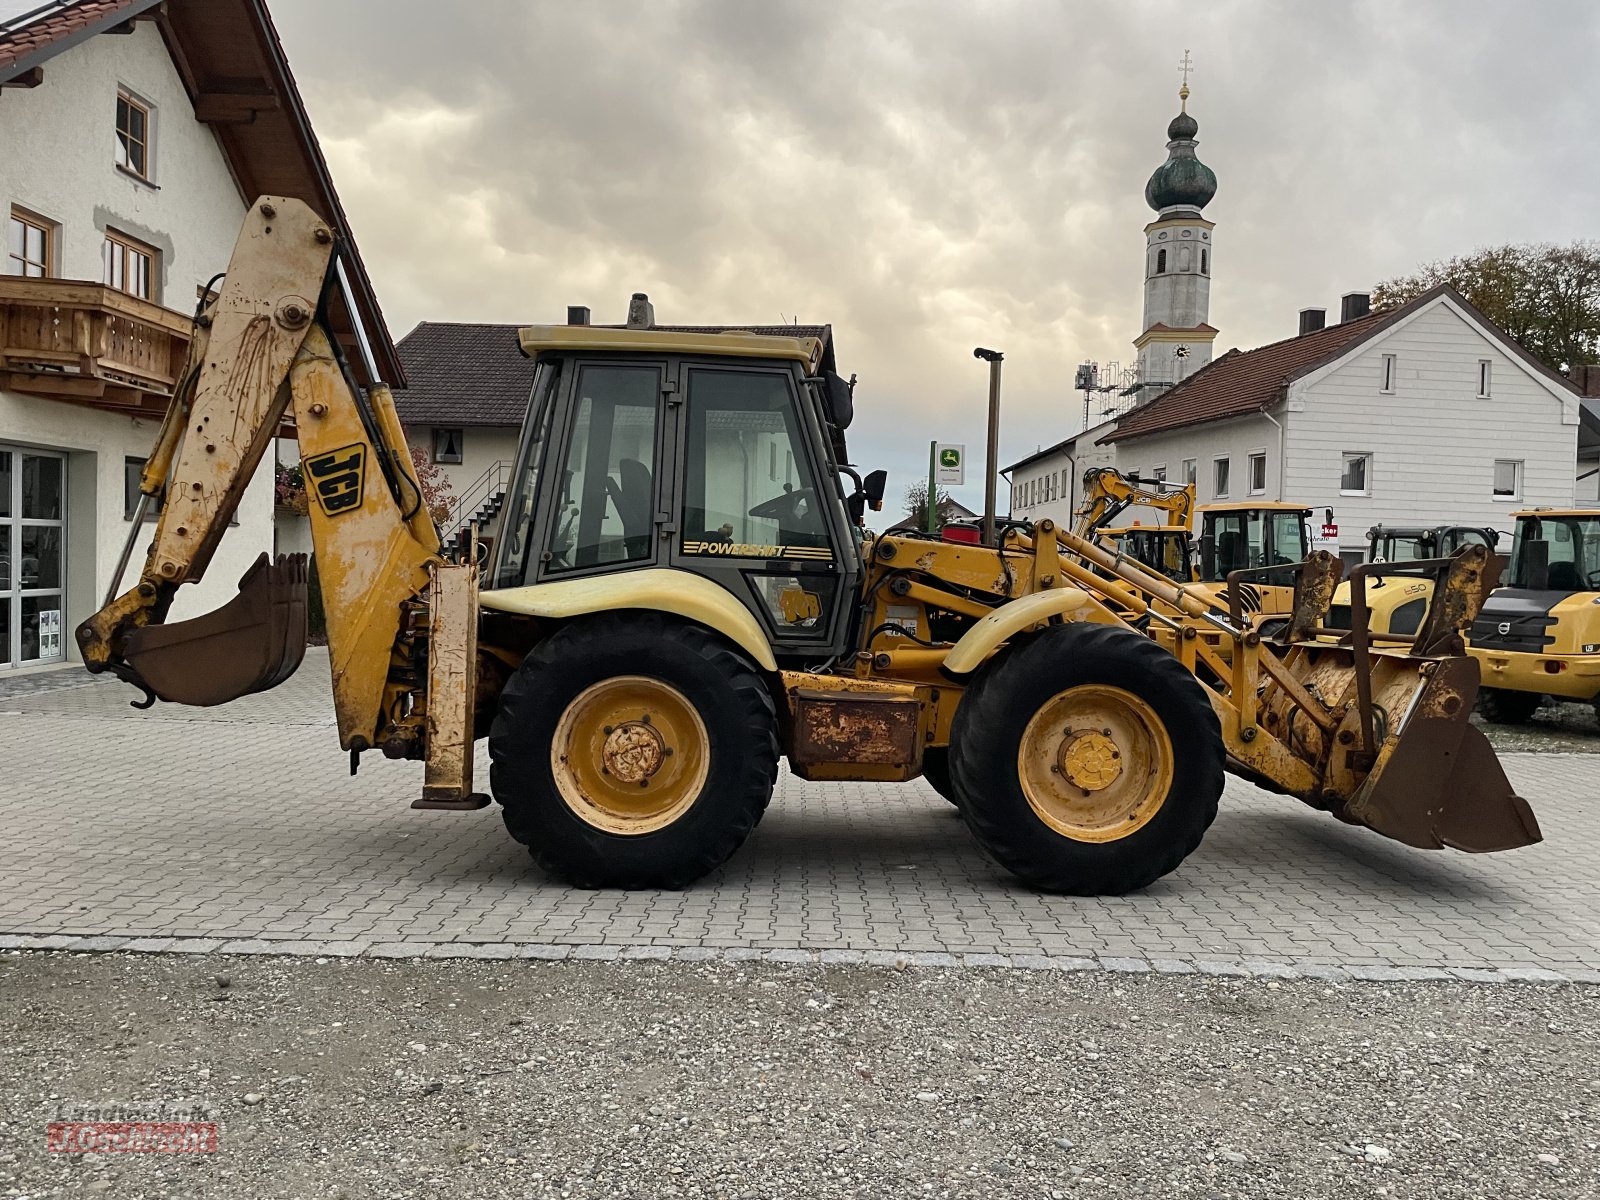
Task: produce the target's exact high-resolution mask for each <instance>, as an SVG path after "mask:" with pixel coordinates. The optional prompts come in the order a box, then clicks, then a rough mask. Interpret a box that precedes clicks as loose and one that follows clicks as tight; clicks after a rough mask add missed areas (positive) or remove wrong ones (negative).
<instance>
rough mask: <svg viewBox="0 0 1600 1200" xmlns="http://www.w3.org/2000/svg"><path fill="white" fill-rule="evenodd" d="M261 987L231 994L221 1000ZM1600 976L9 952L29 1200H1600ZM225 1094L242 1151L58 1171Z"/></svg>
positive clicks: (4, 1070)
mask: <svg viewBox="0 0 1600 1200" xmlns="http://www.w3.org/2000/svg"><path fill="white" fill-rule="evenodd" d="M224 984H225V985H226V986H222V985H224ZM1597 1017H1600V989H1595V988H1584V987H1581V986H1576V985H1564V986H1535V985H1499V986H1483V985H1472V984H1402V985H1396V984H1343V985H1329V984H1321V983H1315V982H1308V981H1298V982H1293V981H1284V982H1277V981H1272V982H1268V981H1261V980H1225V979H1213V978H1206V977H1200V976H1156V975H1151V976H1127V975H1112V974H1106V973H1099V972H1082V973H1061V974H1056V973H1036V972H1015V971H1004V970H993V971H985V970H976V969H973V970H961V971H955V970H922V969H917V968H912V969H908V970H903V971H896V970H894V969H891V968H877V969H874V968H856V967H852V968H823V967H784V966H779V965H773V964H759V965H757V964H751V965H749V966H740V965H734V964H726V963H723V964H715V965H712V964H707V965H704V966H696V965H690V964H677V963H672V964H666V963H642V962H632V963H583V962H566V963H537V962H535V963H529V962H516V961H513V962H496V963H484V962H465V961H462V962H370V961H356V960H316V961H313V960H306V959H300V960H293V959H240V958H231V959H218V958H207V959H204V960H199V959H193V958H186V957H183V956H176V955H162V956H153V955H151V956H137V955H79V956H72V955H60V954H46V953H11V954H7V955H4V956H0V1039H3V1041H0V1045H3V1047H4V1054H3V1056H0V1118H3V1121H4V1131H3V1136H0V1195H4V1196H7V1197H18V1196H28V1197H30V1198H32V1200H39V1198H41V1197H46V1196H50V1197H55V1196H93V1195H97V1194H106V1195H114V1196H117V1197H145V1196H151V1197H154V1196H160V1197H175V1196H228V1197H247V1196H248V1197H277V1196H286V1197H289V1196H292V1197H309V1196H318V1197H324V1196H325V1197H333V1198H338V1197H346V1198H355V1197H369V1196H372V1197H377V1196H383V1197H404V1196H422V1197H432V1196H447V1195H448V1196H462V1195H470V1196H474V1197H480V1196H481V1197H501V1196H504V1197H519V1198H532V1197H574V1198H577V1197H585V1198H587V1197H658V1196H681V1197H724V1196H725V1197H760V1198H761V1200H768V1198H770V1197H807V1198H810V1197H834V1196H895V1197H905V1196H929V1197H980V1196H981V1197H994V1196H1023V1197H1080V1196H1081V1197H1128V1196H1157V1195H1159V1196H1163V1197H1165V1196H1195V1197H1206V1198H1208V1200H1211V1198H1216V1200H1220V1198H1230V1200H1231V1198H1234V1197H1240V1198H1242V1197H1286V1196H1287V1197H1322V1196H1339V1197H1344V1196H1357V1197H1377V1196H1384V1197H1419V1198H1421V1197H1427V1198H1430V1200H1433V1198H1445V1197H1469V1196H1471V1197H1479V1196H1493V1197H1501V1196H1513V1195H1514V1196H1519V1197H1557V1196H1560V1197H1580V1196H1582V1197H1593V1196H1595V1195H1597V1194H1600V1152H1597V1145H1596V1139H1597V1138H1600V1132H1597V1121H1596V1118H1597V1116H1600V1037H1597V1036H1596V1033H1597V1024H1600V1022H1597ZM140 1101H142V1102H154V1101H167V1102H169V1103H176V1102H180V1101H183V1102H191V1103H196V1102H197V1103H200V1104H204V1105H207V1106H208V1107H209V1108H210V1109H211V1110H212V1112H214V1113H215V1114H216V1119H217V1120H218V1121H219V1122H220V1124H221V1134H220V1138H221V1147H220V1152H219V1153H217V1154H215V1155H198V1154H196V1155H105V1154H91V1155H68V1154H47V1153H46V1152H45V1151H44V1149H43V1144H44V1126H45V1123H46V1122H47V1121H48V1120H49V1119H51V1116H52V1114H53V1113H55V1112H56V1111H57V1108H58V1106H59V1105H60V1104H62V1103H70V1102H80V1103H110V1102H122V1103H133V1102H140Z"/></svg>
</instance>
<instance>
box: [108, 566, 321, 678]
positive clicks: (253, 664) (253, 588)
mask: <svg viewBox="0 0 1600 1200" xmlns="http://www.w3.org/2000/svg"><path fill="white" fill-rule="evenodd" d="M305 654H306V556H305V555H304V554H289V555H283V554H280V555H279V556H278V558H277V561H276V562H273V561H272V560H270V559H269V558H268V557H267V555H265V554H262V555H261V556H260V557H259V558H257V559H256V561H255V562H254V563H253V564H251V567H250V569H249V570H248V571H246V572H245V573H244V577H243V578H241V579H240V580H239V594H238V595H237V596H235V597H234V598H233V599H232V600H230V601H228V603H227V604H225V605H223V606H222V607H221V608H219V609H217V610H216V611H215V612H211V613H207V614H206V615H205V616H203V617H196V618H194V619H193V620H192V621H179V622H178V623H177V624H175V625H146V626H143V627H141V628H139V629H135V630H133V631H132V632H130V633H129V634H128V638H127V645H126V649H125V651H124V658H125V659H126V660H127V662H128V665H129V666H131V667H132V668H133V670H134V671H135V672H136V673H137V674H138V676H139V678H140V679H141V680H143V681H144V683H145V684H146V685H147V686H148V687H149V688H150V690H151V691H152V692H154V693H155V694H156V695H157V696H159V697H160V698H161V699H163V700H166V701H169V702H171V703H173V704H192V705H197V706H200V707H209V706H211V705H216V704H226V703H228V702H229V701H230V700H237V699H238V698H239V697H240V696H247V695H249V694H250V693H251V692H264V691H266V690H267V689H268V688H274V687H277V686H278V684H280V683H282V682H283V681H284V680H285V679H287V678H289V676H291V675H293V674H294V673H295V669H296V668H297V667H299V665H300V662H301V660H302V659H303V658H305Z"/></svg>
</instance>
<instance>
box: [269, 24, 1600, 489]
mask: <svg viewBox="0 0 1600 1200" xmlns="http://www.w3.org/2000/svg"><path fill="white" fill-rule="evenodd" d="M272 9H273V13H274V15H275V17H276V20H277V22H278V25H279V29H280V32H281V34H282V36H283V40H284V43H285V45H286V47H287V49H288V53H289V59H290V62H291V63H292V65H293V67H294V69H295V72H296V75H297V77H298V79H299V82H300V85H301V88H302V90H303V91H304V92H305V95H306V100H307V103H308V105H309V106H310V109H311V115H312V119H313V121H314V123H315V125H316V128H317V130H318V132H319V135H320V137H321V139H322V143H323V147H324V149H325V151H326V153H327V155H328V158H329V160H330V162H331V164H332V167H333V172H334V175H335V178H336V180H337V182H338V185H339V188H340V192H341V195H342V197H343V199H344V202H345V206H346V209H347V210H348V212H349V215H350V218H351V221H352V224H353V226H354V228H355V232H356V236H357V238H358V240H359V241H360V243H361V247H362V252H363V255H364V256H365V258H366V261H367V263H368V265H369V268H370V270H371V272H372V274H373V276H374V278H375V280H376V283H377V287H378V291H379V295H380V297H381V299H382V301H383V303H384V306H385V309H386V312H387V315H388V317H389V322H390V325H391V327H392V329H393V330H394V332H395V334H396V335H397V336H398V335H400V334H403V333H405V332H406V331H407V330H409V329H410V328H411V327H412V326H414V325H415V324H416V323H417V322H418V321H421V320H435V321H507V322H536V321H555V320H561V319H563V314H564V312H565V306H566V305H568V304H587V305H589V306H590V307H592V308H593V309H594V311H595V314H596V319H597V320H602V321H620V320H621V319H622V318H623V316H624V314H625V311H626V304H627V298H628V295H629V294H630V293H632V292H634V291H646V292H649V293H650V296H651V298H652V300H653V301H654V302H655V306H656V313H657V317H658V319H659V320H662V321H664V322H682V323H708V324H709V323H723V322H726V323H766V322H776V321H790V320H796V319H798V320H799V321H801V322H805V323H812V322H817V323H822V322H828V323H831V324H832V325H833V328H834V334H835V338H836V342H837V347H838V353H839V357H840V365H841V367H842V368H843V369H844V371H845V372H846V373H849V372H851V371H854V372H856V373H857V374H858V375H859V376H860V380H861V382H860V386H859V388H858V390H857V393H856V395H857V409H856V411H857V417H856V424H855V426H854V427H853V428H852V430H851V433H850V440H851V453H852V457H853V458H854V459H855V460H856V461H857V462H859V463H861V464H864V465H865V466H867V467H876V466H883V467H887V468H889V469H890V471H891V473H892V478H891V492H890V495H891V497H898V496H899V495H900V493H901V491H902V490H903V487H904V485H905V484H906V483H908V482H910V481H911V480H912V479H913V478H914V477H916V476H917V474H918V473H919V472H925V471H926V462H927V449H926V447H927V442H928V440H929V439H930V438H935V437H937V438H938V439H940V440H948V441H964V442H966V443H967V444H968V445H969V446H970V447H971V451H972V454H971V460H972V461H973V462H974V463H977V462H979V461H980V460H981V453H982V446H983V438H984V399H985V394H986V378H987V377H986V374H985V366H984V364H983V363H980V362H977V361H975V360H974V359H973V357H972V348H973V347H974V346H977V345H985V346H990V347H994V348H996V349H999V350H1002V351H1004V353H1005V355H1006V362H1005V397H1004V418H1003V422H1002V442H1001V463H1002V464H1004V463H1008V462H1010V461H1012V460H1014V459H1016V458H1019V457H1021V456H1023V455H1025V454H1028V453H1031V452H1032V451H1033V450H1034V449H1035V448H1036V447H1038V446H1039V445H1041V444H1048V443H1050V442H1053V441H1056V440H1059V439H1060V438H1062V437H1064V436H1066V435H1067V434H1069V433H1071V432H1073V431H1074V430H1075V429H1076V428H1077V427H1078V426H1079V424H1080V421H1079V414H1080V413H1081V400H1080V398H1079V397H1078V396H1077V395H1076V394H1074V393H1073V392H1072V391H1071V390H1070V389H1071V385H1072V373H1073V368H1074V366H1075V365H1076V364H1077V363H1078V362H1080V361H1082V360H1084V359H1089V358H1092V359H1097V360H1099V361H1100V362H1102V363H1105V362H1108V361H1113V360H1115V361H1121V362H1123V363H1126V362H1128V361H1130V360H1131V359H1132V357H1133V352H1132V348H1131V346H1130V342H1131V340H1132V339H1133V338H1134V337H1135V336H1136V335H1137V334H1138V333H1139V332H1140V316H1141V311H1140V306H1141V285H1142V269H1143V268H1142V262H1143V245H1144V240H1143V235H1142V233H1141V232H1140V231H1141V229H1142V227H1143V225H1144V224H1145V222H1146V221H1147V220H1149V219H1150V216H1151V214H1150V212H1149V210H1148V209H1147V208H1146V207H1145V205H1144V199H1143V188H1144V183H1145V180H1146V179H1147V178H1148V177H1149V175H1150V172H1151V171H1152V170H1154V169H1155V168H1156V167H1157V166H1158V165H1159V164H1160V163H1161V162H1162V161H1163V160H1164V159H1165V156H1166V151H1165V146H1164V143H1165V130H1166V124H1167V122H1168V121H1169V120H1170V119H1171V117H1172V116H1173V115H1174V113H1175V112H1176V111H1177V96H1176V92H1177V86H1178V81H1179V80H1178V70H1177V64H1178V61H1179V59H1180V58H1181V57H1182V55H1183V52H1184V50H1185V49H1188V50H1189V51H1190V52H1191V54H1192V56H1193V60H1194V63H1195V71H1194V75H1193V77H1192V80H1191V87H1192V89H1193V96H1192V98H1191V100H1190V105H1189V107H1190V111H1191V112H1192V113H1193V114H1194V115H1195V117H1196V118H1197V119H1198V120H1199V122H1200V134H1199V140H1200V146H1199V155H1200V157H1201V159H1202V160H1203V161H1204V162H1206V163H1207V164H1209V165H1210V166H1211V167H1212V169H1213V170H1215V171H1216V173H1217V176H1218V180H1219V188H1218V192H1217V197H1216V199H1215V200H1214V201H1212V203H1211V204H1210V205H1209V206H1208V207H1207V209H1206V215H1207V216H1208V217H1209V218H1211V219H1212V220H1214V221H1216V223H1217V229H1216V233H1215V239H1216V254H1215V259H1214V267H1213V279H1214V281H1213V287H1212V299H1211V323H1212V324H1214V325H1216V326H1218V327H1219V328H1220V329H1221V330H1222V333H1221V335H1220V336H1219V338H1218V340H1217V350H1218V353H1220V352H1221V351H1222V350H1224V349H1226V348H1228V347H1230V346H1240V347H1250V346H1254V345H1259V344H1261V343H1262V342H1266V341H1271V340H1274V339H1276V338H1279V337H1284V336H1287V335H1288V334H1291V333H1293V331H1294V326H1295V319H1296V317H1295V314H1296V312H1297V311H1298V310H1299V309H1300V308H1303V307H1307V306H1312V305H1321V306H1325V307H1329V308H1333V309H1336V308H1337V305H1338V297H1339V295H1340V294H1341V293H1343V292H1347V291H1354V290H1363V289H1366V288H1367V287H1369V286H1370V285H1371V284H1372V283H1374V282H1375V281H1376V280H1378V279H1381V278H1384V277H1386V276H1388V275H1393V274H1397V273H1399V272H1402V271H1407V270H1409V269H1411V268H1412V267H1413V266H1415V265H1416V264H1417V263H1418V262H1420V261H1423V260H1427V259H1432V258H1437V257H1443V256H1447V255H1450V254H1453V253H1458V252H1464V251H1468V250H1471V249H1473V248H1474V247H1476V246H1479V245H1485V244H1491V243H1496V242H1503V241H1527V240H1553V241H1562V240H1570V239H1573V238H1577V237H1586V236H1592V235H1593V234H1594V233H1595V232H1596V216H1595V214H1596V208H1595V197H1596V196H1597V195H1600V159H1597V156H1596V155H1595V154H1594V150H1593V141H1594V138H1595V136H1596V129H1595V118H1594V116H1593V112H1594V95H1593V83H1592V76H1593V57H1594V48H1595V46H1596V45H1597V44H1600V42H1597V35H1600V5H1596V4H1593V3H1591V2H1587V0H1583V2H1579V0H1573V2H1558V0H1545V2H1542V3H1538V4H1532V3H1523V4H1516V5H1512V4H1504V3H1484V2H1476V0H1466V2H1464V0H1436V2H1435V0H1407V2H1405V3H1397V2H1395V0H1367V2H1351V3H1336V2H1327V3H1319V4H1309V3H1299V4H1286V3H1273V4H1269V3H1265V2H1264V0H1261V2H1255V0H1232V2H1227V0H1211V2H1209V3H1206V4H1196V3H1193V2H1192V0H1191V2H1189V3H1155V2H1132V0H1126V2H1116V3H1112V2H1106V3H1067V2H1056V3H1047V2H1045V0H968V2H966V3H954V2H949V3H946V2H929V0H919V2H916V3H912V2H905V0H873V2H872V3H864V2H862V0H842V2H835V0H805V2H804V3H796V2H790V0H765V2H757V0H648V2H646V0H636V2H633V3H624V2H622V0H590V2H589V3H584V4H577V3H572V2H571V0H556V2H549V3H546V2H533V0H473V2H472V3H470V4H468V3H460V2H458V3H443V2H441V0H272ZM958 494H959V495H961V496H962V498H963V499H965V500H966V501H967V502H968V503H970V504H972V505H973V506H974V507H978V502H979V501H980V500H981V496H982V492H981V473H979V472H971V473H969V475H968V487H967V488H965V489H962V490H961V491H960V492H959V493H958ZM1004 504H1005V501H1004V499H1002V507H1004Z"/></svg>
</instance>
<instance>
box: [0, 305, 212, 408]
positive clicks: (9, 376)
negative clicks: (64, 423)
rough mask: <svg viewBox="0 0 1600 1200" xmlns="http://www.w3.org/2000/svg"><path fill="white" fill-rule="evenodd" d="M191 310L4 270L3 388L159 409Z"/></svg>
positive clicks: (185, 341) (173, 380) (0, 310)
mask: <svg viewBox="0 0 1600 1200" xmlns="http://www.w3.org/2000/svg"><path fill="white" fill-rule="evenodd" d="M189 329H190V324H189V317H188V316H186V315H185V314H183V313H177V312H173V311H172V310H171V309H167V308H162V307H161V305H159V304H153V303H151V302H150V301H149V300H140V299H139V298H138V297H136V296H130V295H128V294H126V293H125V292H119V291H117V290H116V289H115V288H110V287H106V286H105V285H103V284H98V283H86V282H83V281H81V280H74V279H24V278H21V277H19V276H14V275H0V388H4V389H6V390H8V391H13V392H22V393H25V394H27V395H31V396H44V397H47V398H49V399H52V400H64V401H68V402H70V403H75V404H87V405H90V406H92V407H94V408H105V409H112V410H115V411H119V412H151V413H159V412H161V411H162V410H164V409H165V408H166V403H167V400H168V399H169V398H170V397H171V395H172V390H173V388H174V387H175V386H176V385H177V382H178V377H179V375H180V374H181V373H182V371H183V363H184V357H185V356H186V355H187V354H188V351H189Z"/></svg>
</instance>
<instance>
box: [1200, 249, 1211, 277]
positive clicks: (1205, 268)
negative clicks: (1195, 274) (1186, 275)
mask: <svg viewBox="0 0 1600 1200" xmlns="http://www.w3.org/2000/svg"><path fill="white" fill-rule="evenodd" d="M1200 274H1202V275H1209V274H1211V251H1209V250H1204V249H1203V250H1201V251H1200Z"/></svg>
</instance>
